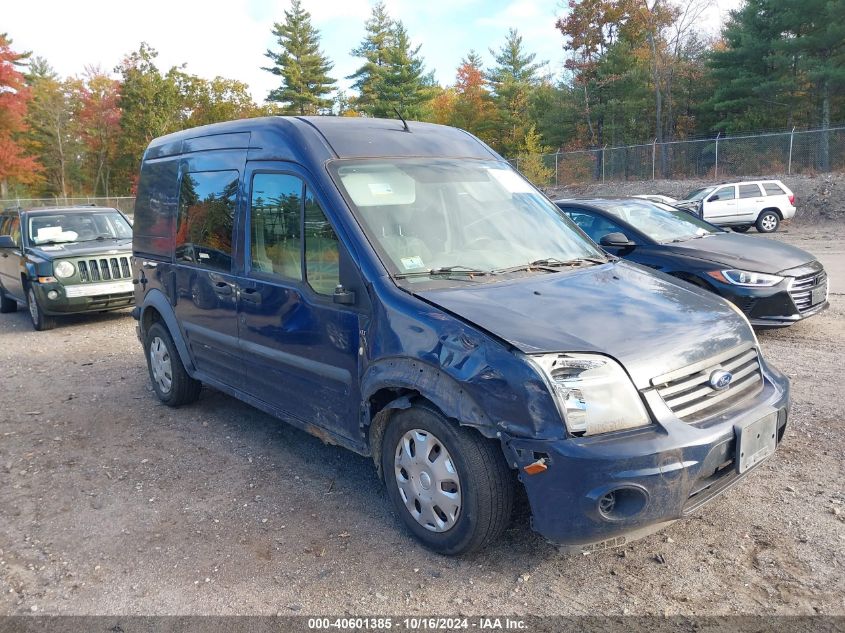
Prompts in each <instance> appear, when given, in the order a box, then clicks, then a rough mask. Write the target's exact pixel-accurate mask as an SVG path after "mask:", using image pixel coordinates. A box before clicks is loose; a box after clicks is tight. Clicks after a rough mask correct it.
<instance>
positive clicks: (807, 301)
mask: <svg viewBox="0 0 845 633" xmlns="http://www.w3.org/2000/svg"><path fill="white" fill-rule="evenodd" d="M820 287H821V288H825V296H827V273H826V272H825V271H824V270H821V271H818V272H814V273H812V274H811V275H804V276H802V277H796V278H795V279H793V280H792V283H791V284H790V285H789V296H791V297H792V301H794V302H795V307H796V308H798V311H799V312H805V311H806V310H809V309H810V308H812V307H813V306H814V305H818V304H819V303H821V302H820V301H817V302H816V303H813V290H815V289H816V288H820Z"/></svg>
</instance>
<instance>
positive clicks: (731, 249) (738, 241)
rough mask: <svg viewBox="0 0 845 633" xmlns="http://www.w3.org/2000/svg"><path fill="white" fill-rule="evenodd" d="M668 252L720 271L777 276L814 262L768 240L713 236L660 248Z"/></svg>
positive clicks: (734, 235)
mask: <svg viewBox="0 0 845 633" xmlns="http://www.w3.org/2000/svg"><path fill="white" fill-rule="evenodd" d="M661 247H662V248H665V249H666V251H667V252H670V253H677V254H678V255H686V256H689V257H695V258H696V259H703V260H707V261H711V262H714V263H715V264H717V266H720V267H721V268H740V269H742V270H750V271H753V272H758V273H769V274H776V273H779V272H781V271H784V270H789V269H792V268H798V267H799V266H803V265H806V264H809V263H811V262H813V261H815V259H816V258H815V257H813V256H812V255H811V254H810V253H808V252H807V251H803V250H801V249H800V248H796V247H795V246H791V245H789V244H784V243H782V242H776V241H774V240H771V239H767V238H761V237H755V236H752V235H740V234H739V233H714V234H713V235H711V236H710V237H702V238H697V239H692V240H687V241H686V242H678V243H676V244H663V245H662V246H661Z"/></svg>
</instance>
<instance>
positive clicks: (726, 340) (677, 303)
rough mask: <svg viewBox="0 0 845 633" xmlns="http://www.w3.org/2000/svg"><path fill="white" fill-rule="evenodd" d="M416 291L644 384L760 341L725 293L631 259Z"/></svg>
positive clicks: (520, 343)
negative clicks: (590, 356) (602, 360)
mask: <svg viewBox="0 0 845 633" xmlns="http://www.w3.org/2000/svg"><path fill="white" fill-rule="evenodd" d="M415 294H416V295H417V296H419V297H420V298H422V299H424V300H426V301H428V302H430V303H432V304H434V305H437V306H439V307H440V308H442V309H444V310H446V311H448V312H450V313H452V314H454V315H456V316H458V317H459V318H461V319H463V320H465V321H468V322H470V323H472V324H474V325H475V326H477V327H480V328H482V329H484V330H486V331H487V332H489V333H490V334H492V335H494V336H496V337H498V338H500V339H503V340H504V341H506V342H508V343H510V344H511V345H512V346H513V347H515V348H517V349H518V350H520V351H521V352H524V353H526V354H534V353H541V352H598V353H601V354H605V355H607V356H610V357H612V358H615V359H616V360H618V361H619V362H620V363H622V365H623V366H624V367H625V369H626V370H627V371H628V373H629V375H630V376H631V379H632V380H633V381H634V384H635V385H636V386H637V388H639V389H644V388H646V387H648V386H649V383H650V381H651V379H652V378H653V377H655V376H659V375H661V374H665V373H667V372H669V371H672V370H675V369H679V368H681V367H685V366H686V365H689V364H692V363H695V362H698V361H701V360H705V359H707V358H710V357H712V356H715V355H716V354H719V353H720V352H722V351H724V350H728V349H731V348H733V347H736V346H738V345H740V344H743V343H747V342H752V343H753V342H754V334H753V332H752V330H751V328H750V326H749V325H748V323H747V321H746V320H745V319H744V318H742V317H741V316H739V315H738V314H737V313H736V312H735V311H734V310H733V308H731V307H730V306H729V305H728V303H727V302H726V301H725V300H723V299H721V298H719V297H717V296H716V295H713V294H711V293H709V292H706V291H703V290H700V289H697V288H694V287H693V286H691V285H689V284H686V283H683V282H678V280H673V279H672V278H670V277H668V276H666V275H663V274H662V273H655V272H652V271H649V270H647V269H645V268H642V267H640V266H639V265H637V264H632V263H630V262H624V261H614V262H611V263H608V264H602V265H597V266H591V267H589V268H585V269H580V270H574V271H562V272H556V273H549V274H545V275H541V276H535V277H528V278H525V277H522V278H518V279H513V280H509V281H505V282H498V283H489V284H478V285H472V286H469V285H468V286H464V287H459V288H447V289H438V290H423V291H418V292H415Z"/></svg>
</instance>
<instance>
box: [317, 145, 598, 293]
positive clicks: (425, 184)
mask: <svg viewBox="0 0 845 633" xmlns="http://www.w3.org/2000/svg"><path fill="white" fill-rule="evenodd" d="M330 168H331V171H332V174H333V177H334V179H335V181H336V182H337V184H338V185H339V186H340V188H341V190H342V191H343V192H344V193H345V195H346V198H347V200H348V201H349V202H350V204H351V207H352V210H353V212H354V213H355V214H356V216H357V218H358V221H359V223H360V224H361V225H362V227H363V228H364V230H365V232H366V233H367V236H368V237H369V239H370V242H371V243H372V244H373V245H374V246H375V247H376V249H377V251H379V254H380V255H381V257H382V260H383V261H385V263H386V264H387V265H388V268H390V269H391V272H392V273H393V274H394V275H396V276H397V277H400V276H401V277H413V276H425V274H426V272H427V271H449V272H454V273H456V274H457V273H459V272H461V271H462V272H464V273H471V272H476V273H485V274H488V275H489V274H500V273H503V272H508V271H507V269H509V268H517V267H524V266H525V265H527V264H531V263H539V262H544V263H546V264H547V265H548V266H547V267H546V269H549V268H550V266H555V265H556V266H562V265H564V264H565V263H569V262H579V261H584V260H589V259H600V260H601V261H604V255H603V254H602V253H601V251H600V250H599V249H598V248H597V247H596V246H595V245H594V244H593V243H592V242H590V241H589V240H587V239H585V238H584V237H583V236H582V235H581V233H580V232H579V231H577V229H575V228H574V225H573V224H572V223H571V221H570V220H569V219H568V218H564V217H562V214H561V213H560V212H559V211H558V209H557V207H555V205H554V204H553V203H552V202H550V201H549V200H548V199H547V198H546V197H545V196H543V195H542V194H541V193H540V192H539V191H537V190H536V189H535V188H534V187H533V186H532V185H531V184H530V183H528V181H526V180H525V179H524V178H523V177H522V176H520V175H519V174H518V173H517V172H515V171H514V170H513V169H511V167H510V166H509V165H507V164H504V163H501V162H497V161H478V160H467V159H389V160H387V159H370V160H340V161H334V162H333V163H332V164H331V166H330ZM529 270H531V269H530V268H529Z"/></svg>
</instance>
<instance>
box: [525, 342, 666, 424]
mask: <svg viewBox="0 0 845 633" xmlns="http://www.w3.org/2000/svg"><path fill="white" fill-rule="evenodd" d="M529 358H530V359H531V360H532V362H533V363H534V364H535V365H536V366H537V368H538V369H539V371H540V372H541V374H542V375H543V377H544V378H545V379H546V382H547V383H548V385H549V389H550V390H551V392H552V396H553V397H554V399H555V401H556V402H557V406H558V409H559V410H560V413H561V416H562V417H563V419H564V421H565V422H566V428H567V429H569V432H570V433H572V434H573V435H595V434H597V433H607V432H609V431H619V430H622V429H632V428H635V427H638V426H644V425H646V424H649V423H650V422H651V420H650V419H649V417H648V414H647V413H646V410H645V407H644V406H643V403H642V400H640V396H639V394H638V393H637V390H636V389H635V388H634V385H633V384H632V383H631V380H630V378H628V375H627V374H626V373H625V370H623V369H622V367H621V366H620V365H619V363H617V362H616V361H614V360H612V359H610V358H607V357H606V356H600V355H599V354H538V355H536V356H530V357H529Z"/></svg>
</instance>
